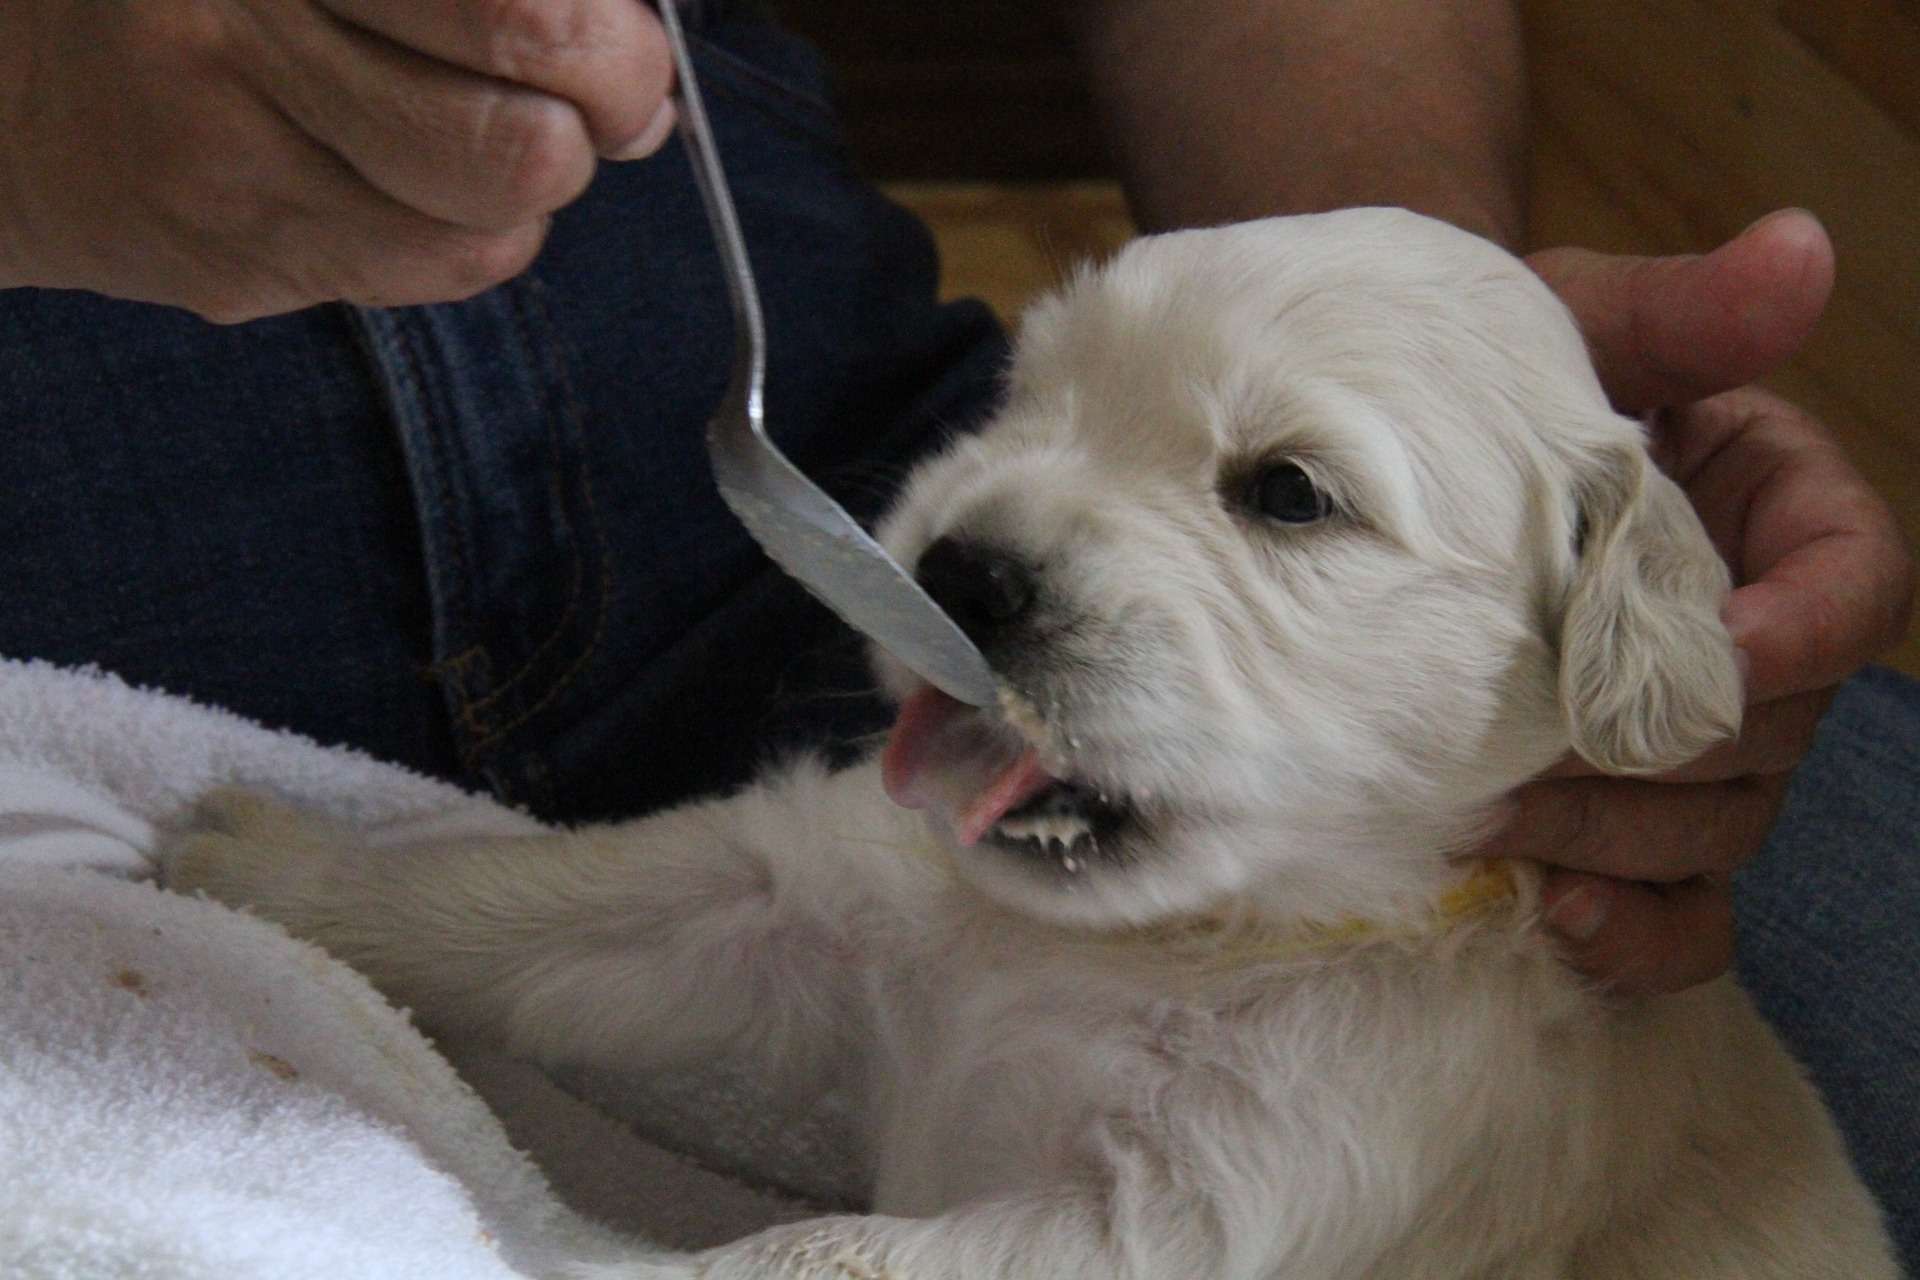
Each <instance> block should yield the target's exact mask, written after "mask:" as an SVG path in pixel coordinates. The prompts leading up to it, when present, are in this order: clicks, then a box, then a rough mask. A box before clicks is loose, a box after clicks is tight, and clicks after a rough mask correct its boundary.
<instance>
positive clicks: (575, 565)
mask: <svg viewBox="0 0 1920 1280" xmlns="http://www.w3.org/2000/svg"><path fill="white" fill-rule="evenodd" d="M503 296H505V297H506V298H507V299H508V300H509V301H510V302H511V303H512V308H511V309H512V313H513V319H514V327H515V328H516V329H517V330H518V333H519V337H520V343H521V346H522V347H523V348H524V349H526V350H528V351H535V350H539V349H540V348H539V347H537V346H536V345H535V344H534V342H533V340H532V335H531V333H530V332H529V331H528V328H527V324H526V317H525V314H524V313H523V311H522V309H521V300H520V293H519V290H518V289H516V288H513V287H511V286H510V287H509V288H508V290H507V291H506V293H505V294H504V295H503ZM563 394H564V385H563ZM566 407H567V412H568V413H577V412H578V406H577V405H575V404H574V402H573V401H572V400H571V399H570V398H569V399H567V401H566ZM558 436H559V426H558V424H557V423H555V422H554V421H553V418H552V417H549V419H548V425H547V442H548V443H547V457H548V459H549V460H550V461H551V462H553V463H555V464H558V463H559V461H560V459H561V457H562V456H563V455H562V451H561V448H560V443H559V439H558ZM556 469H557V467H556ZM557 509H558V513H559V515H560V519H561V522H562V527H563V529H564V532H565V534H566V536H567V545H568V549H569V559H570V562H571V566H572V574H571V582H570V583H569V585H568V588H567V603H566V607H565V608H563V609H562V610H561V611H560V616H559V618H557V619H556V620H555V621H554V624H553V628H552V630H550V631H549V632H548V633H547V636H546V638H545V639H543V640H542V641H541V642H540V644H539V645H538V646H537V647H536V648H535V649H534V651H533V652H532V653H530V654H528V655H527V657H526V660H525V661H523V662H522V663H521V664H520V667H519V669H518V670H516V671H515V672H514V673H513V674H512V675H510V676H508V677H507V678H506V679H505V680H503V681H501V682H500V683H498V684H496V685H495V686H494V687H493V688H492V689H491V690H489V691H488V693H487V695H486V696H485V697H483V698H480V699H478V700H477V701H476V702H475V703H474V709H475V710H477V711H485V710H486V709H487V708H488V707H490V706H492V705H493V704H494V703H496V702H498V701H499V700H500V699H501V698H503V697H505V696H506V694H507V693H508V692H510V691H511V690H512V689H513V688H514V686H515V685H518V684H519V683H520V682H521V681H523V680H525V679H526V678H527V677H529V676H530V675H532V674H533V671H534V668H535V667H536V666H538V665H539V662H540V660H541V659H542V658H543V657H545V656H546V655H547V652H548V651H549V650H550V649H552V648H553V647H554V646H555V645H557V644H559V643H560V642H561V640H562V639H564V638H565V637H566V634H567V631H568V624H569V623H571V622H572V621H573V617H574V614H575V613H577V612H578V611H579V608H580V595H581V584H582V583H583V582H584V581H585V578H586V566H585V565H584V564H583V563H582V562H581V557H580V549H579V545H578V542H577V541H576V537H577V533H576V530H575V529H574V526H573V522H572V521H571V520H569V519H567V510H566V504H565V503H564V502H562V503H560V504H559V505H558V508H557ZM603 545H604V544H603ZM495 732H496V733H498V732H499V730H495Z"/></svg>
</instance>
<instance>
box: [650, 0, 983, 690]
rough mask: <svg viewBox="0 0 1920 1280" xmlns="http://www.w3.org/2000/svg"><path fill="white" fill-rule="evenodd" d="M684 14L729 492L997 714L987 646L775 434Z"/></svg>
mask: <svg viewBox="0 0 1920 1280" xmlns="http://www.w3.org/2000/svg"><path fill="white" fill-rule="evenodd" d="M675 9H676V6H675V3H674V0H660V17H661V19H662V22H663V25H664V26H665V28H666V32H667V41H668V43H669V45H670V46H671V47H672V50H673V61H674V67H675V70H676V72H677V75H678V88H677V90H676V94H677V97H678V104H677V105H678V110H679V117H680V136H681V138H682V139H683V140H684V141H685V143H686V146H687V153H688V156H689V157H690V158H691V160H692V162H693V175H694V178H695V180H696V181H697V182H698V183H699V186H700V198H701V200H702V202H703V203H704V204H705V205H706V209H707V222H708V224H709V225H710V226H711V227H712V228H713V238H714V241H715V242H716V243H717V244H718V246H719V249H720V260H721V265H722V266H723V267H724V268H725V271H726V277H727V295H728V298H729V299H730V300H731V301H732V304H733V319H734V334H733V372H732V375H731V377H730V378H729V380H728V383H727V391H726V395H725V396H724V397H723V398H722V399H721V401H720V407H719V408H718V409H717V410H716V411H715V412H714V415H713V419H712V421H710V422H709V423H708V425H707V453H708V456H709V457H710V458H711V459H712V462H713V476H714V479H715V480H716V481H717V482H718V483H719V487H720V495H721V496H722V497H723V498H725V499H726V502H727V505H728V506H729V507H732V508H733V513H734V514H735V515H737V516H739V517H740V521H741V523H742V524H744V525H746V526H747V531H748V532H749V533H751V534H752V535H753V536H754V539H755V540H756V541H757V542H759V544H760V545H761V547H762V548H764V549H765V550H766V553H767V555H769V556H770V557H772V559H773V561H774V563H776V564H778V565H779V566H780V567H781V568H782V569H784V570H786V571H787V572H788V573H789V574H791V575H792V576H793V577H795V578H797V579H799V580H800V582H801V584H802V585H804V586H805V587H806V588H807V589H808V590H809V591H811V592H813V594H814V595H816V596H818V597H819V598H820V599H821V600H822V601H824V602H825V603H826V604H827V606H828V607H829V608H831V609H832V610H833V611H834V612H835V613H837V614H839V615H840V617H841V618H842V619H844V620H845V621H846V622H847V624H848V625H849V626H851V627H853V628H854V629H855V630H856V631H860V632H862V633H864V634H865V635H867V636H870V637H872V638H873V639H874V640H875V641H877V642H878V643H879V644H880V646H881V647H882V648H884V649H886V650H887V652H889V653H891V654H892V655H893V656H894V657H896V658H898V659H900V661H902V662H904V663H906V664H907V666H909V667H911V668H913V670H914V671H916V672H918V673H919V674H920V675H922V676H924V677H925V678H926V679H927V680H929V681H931V682H932V683H933V684H935V685H937V686H939V688H941V689H942V690H944V691H945V692H946V693H949V694H951V695H952V696H953V697H955V698H958V699H959V700H960V701H962V702H967V703H972V704H973V705H974V706H978V707H984V706H991V705H992V704H993V701H994V678H993V671H992V669H991V668H990V667H988V666H987V660H986V659H985V658H984V657H982V656H981V654H980V650H979V649H977V648H975V647H974V644H973V642H972V641H971V640H969V639H968V638H967V637H966V634H965V633H964V632H962V631H961V630H960V628H959V627H958V626H956V625H955V624H954V621H953V619H952V618H949V617H948V616H947V615H946V614H945V613H944V612H943V611H942V610H941V608H940V606H939V605H937V604H935V603H934V602H933V600H932V599H931V598H929V597H928V595H927V593H926V592H925V591H923V590H921V589H920V585H919V584H918V583H916V582H915V581H914V580H913V578H912V577H911V576H910V575H908V573H907V571H906V570H904V569H902V568H901V567H900V565H899V564H897V563H896V562H895V561H894V559H893V557H892V556H889V555H888V554H887V553H886V552H885V551H884V550H883V549H882V548H881V546H880V544H879V543H877V542H875V541H874V540H873V539H872V538H871V537H870V536H868V534H867V532H866V531H865V530H864V529H862V528H861V527H860V526H859V525H858V524H856V523H854V520H853V517H852V516H850V515H848V514H847V512H846V510H845V509H844V508H842V507H841V506H840V504H838V503H837V502H835V501H834V500H833V499H832V498H830V497H828V496H827V495H826V494H825V493H824V492H822V491H821V490H820V488H819V487H818V486H816V485H815V484H814V483H813V482H812V481H810V480H808V479H807V478H806V476H804V475H802V474H801V473H800V471H799V469H798V468H796V467H795V466H794V465H793V464H792V463H791V462H789V461H787V458H786V455H784V454H782V453H781V452H780V450H779V449H778V448H776V447H775V446H774V444H773V441H772V440H770V439H769V438H768V437H767V430H766V424H765V419H764V416H763V410H762V404H761V400H762V391H763V387H764V384H765V380H766V359H767V355H766V349H767V339H766V331H765V328H764V326H763V325H762V322H761V318H760V299H759V295H758V294H757V292H756V291H755V289H754V283H753V271H752V268H751V267H750V266H749V265H748V263H747V248H746V242H745V241H744V240H743V239H742V237H741V235H740V221H739V219H738V217H737V216H736V215H735V213H734V209H733V197H732V195H731V194H729V192H728V190H727V179H726V175H725V173H724V172H723V171H722V169H721V167H720V154H719V151H718V149H717V148H716V147H715V146H714V141H713V131H712V130H711V129H710V128H709V127H708V125H707V113H706V109H705V107H704V106H703V105H702V103H701V101H700V85H699V81H698V80H697V79H696V78H695V75H694V70H693V60H692V58H690V57H689V56H688V53H687V42H686V36H685V34H684V33H683V32H682V31H681V28H680V17H679V14H678V13H677V12H675Z"/></svg>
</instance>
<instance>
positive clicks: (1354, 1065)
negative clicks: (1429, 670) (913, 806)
mask: <svg viewBox="0 0 1920 1280" xmlns="http://www.w3.org/2000/svg"><path fill="white" fill-rule="evenodd" d="M915 959H916V962H915V963H912V964H902V965H901V966H900V967H898V968H897V969H894V970H892V971H891V972H890V974H889V975H888V976H887V977H886V978H885V979H883V980H882V981H881V982H880V984H879V986H878V988H877V990H876V1003H877V1009H876V1013H877V1014H878V1018H877V1029H878V1031H879V1037H878V1038H879V1040H880V1041H881V1045H882V1048H883V1052H882V1053H881V1054H880V1055H879V1056H878V1059H877V1062H876V1069H877V1074H876V1078H875V1080H874V1084H875V1102H876V1104H877V1105H876V1108H875V1112H874V1114H875V1117H876V1121H877V1128H876V1131H875V1133H874V1139H875V1150H874V1155H875V1157H876V1166H877V1174H878V1178H877V1187H876V1199H877V1201H878V1203H879V1204H880V1206H881V1207H882V1208H884V1209H885V1210H886V1211H889V1212H899V1213H935V1212H938V1211H940V1210H942V1209H945V1208H948V1207H951V1206H953V1205H955V1204H958V1203H961V1202H963V1201H965V1200H968V1199H970V1198H973V1197H975V1196H979V1195H983V1194H987V1193H989V1192H991V1191H993V1190H994V1189H995V1188H1001V1187H1005V1186H1008V1185H1025V1184H1030V1183H1032V1182H1035V1181H1044V1180H1046V1179H1047V1178H1049V1177H1057V1176H1059V1175H1061V1174H1062V1173H1064V1172H1069V1171H1072V1170H1076V1169H1079V1170H1082V1171H1084V1170H1085V1169H1087V1168H1088V1167H1089V1166H1090V1165H1097V1164H1099V1163H1101V1162H1102V1161H1104V1160H1105V1159H1107V1158H1108V1154H1107V1153H1109V1152H1111V1151H1112V1150H1113V1149H1114V1144H1115V1143H1116V1142H1118V1143H1120V1144H1122V1145H1125V1146H1128V1147H1138V1146H1139V1145H1141V1144H1144V1145H1146V1146H1151V1147H1179V1146H1181V1145H1183V1144H1186V1143H1193V1142H1197V1143H1200V1144H1202V1145H1210V1144H1213V1143H1215V1142H1216V1141H1217V1140H1218V1138H1219V1136H1220V1135H1222V1134H1230V1141H1231V1142H1233V1143H1235V1144H1244V1148H1245V1151H1246V1154H1247V1155H1248V1157H1249V1158H1250V1159H1253V1160H1255V1161H1256V1162H1257V1161H1258V1160H1259V1159H1260V1158H1261V1156H1260V1154H1259V1153H1260V1152H1261V1150H1262V1149H1263V1148H1276V1149H1277V1148H1278V1147H1280V1146H1281V1145H1283V1144H1288V1143H1293V1142H1297V1141H1298V1140H1300V1137H1301V1135H1303V1134H1311V1133H1314V1132H1316V1131H1318V1130H1320V1129H1321V1128H1322V1127H1323V1126H1324V1125H1328V1124H1334V1125H1341V1126H1352V1125H1355V1124H1362V1123H1364V1125H1367V1126H1377V1127H1378V1128H1379V1130H1380V1132H1379V1133H1377V1134H1376V1135H1375V1138H1376V1139H1377V1141H1378V1142H1379V1144H1380V1146H1381V1149H1382V1150H1413V1149H1417V1148H1418V1147H1419V1145H1420V1142H1419V1140H1418V1138H1417V1136H1416V1135H1417V1134H1418V1133H1419V1131H1420V1130H1422V1129H1423V1128H1424V1126H1425V1123H1426V1120H1428V1119H1431V1115H1428V1114H1427V1113H1428V1112H1431V1113H1432V1114H1433V1115H1437V1114H1442V1113H1443V1112H1451V1113H1453V1114H1454V1116H1455V1122H1459V1123H1467V1124H1473V1123H1475V1121H1474V1120H1473V1119H1469V1118H1468V1117H1469V1116H1475V1117H1479V1119H1480V1121H1481V1122H1484V1123H1485V1124H1486V1125H1487V1127H1488V1128H1489V1129H1490V1130H1495V1129H1506V1130H1509V1131H1511V1132H1521V1131H1525V1132H1528V1133H1533V1134H1535V1136H1536V1137H1538V1136H1541V1135H1540V1134H1539V1129H1540V1126H1541V1125H1543V1124H1544V1125H1545V1126H1546V1127H1547V1128H1550V1129H1551V1128H1555V1127H1557V1126H1558V1124H1559V1121H1557V1120H1556V1119H1555V1118H1554V1115H1555V1113H1554V1111H1553V1110H1552V1109H1551V1108H1546V1107H1541V1106H1539V1105H1536V1103H1537V1102H1538V1101H1539V1099H1537V1098H1534V1097H1530V1096H1529V1090H1528V1088H1527V1086H1526V1085H1525V1084H1524V1083H1523V1081H1524V1080H1525V1079H1526V1078H1528V1077H1533V1078H1536V1079H1539V1078H1545V1076H1547V1075H1549V1074H1556V1072H1555V1071H1553V1070H1552V1069H1551V1066H1550V1063H1549V1062H1548V1059H1560V1058H1561V1057H1562V1054H1563V1051H1564V1045H1561V1046H1559V1047H1554V1042H1555V1041H1557V1040H1559V1039H1560V1037H1558V1036H1555V1035H1552V1034H1549V1033H1547V1032H1546V1031H1545V1029H1544V1028H1542V1027H1541V1026H1540V1025H1539V1024H1538V1023H1537V1022H1535V1020H1534V1017H1533V1015H1532V1014H1531V1013H1530V1012H1528V1001H1526V1000H1525V999H1522V998H1520V997H1521V995H1522V993H1521V992H1520V991H1519V990H1518V989H1517V987H1516V986H1515V984H1514V979H1513V978H1512V977H1511V976H1501V975H1497V974H1496V975H1495V976H1494V977H1492V978H1490V979H1488V978H1480V977H1469V976H1466V975H1458V974H1457V975H1454V977H1452V978H1450V979H1439V978H1436V977H1435V975H1433V974H1432V973H1430V972H1423V969H1422V966H1421V964H1420V963H1419V962H1418V961H1417V960H1416V959H1415V958H1413V957H1410V956H1407V955H1404V954H1396V953H1391V952H1382V953H1381V954H1379V955H1375V956H1361V957H1355V958H1350V959H1348V960H1346V961H1345V962H1324V961H1318V960H1316V961H1308V962H1302V963H1287V964H1267V965H1250V966H1244V967H1240V968H1234V969H1229V970H1225V971H1219V970H1209V969H1207V968H1206V967H1204V966H1198V967H1196V966H1194V965H1191V964H1182V963H1178V962H1177V960H1173V959H1168V958H1166V957H1156V956H1154V955H1151V954H1141V953H1134V952H1122V953H1119V954H1115V953H1113V952H1111V951H1109V950H1106V949H1103V948H1088V947H1083V946H1071V945H1068V946H1054V945H1048V944H1047V943H1046V942H1045V941H1044V940H1040V941H1036V939H1034V938H1032V937H1023V936H1017V935H1016V936H1013V937H1002V936H989V937H985V938H982V937H980V936H977V935H972V936H969V935H966V934H956V935H951V936H948V937H946V938H944V939H941V940H940V941H939V942H937V943H935V944H932V945H930V946H929V949H928V950H927V951H925V952H923V953H922V954H921V955H919V956H917V957H916V958H915ZM1522 985H1524V984H1522ZM1490 997H1497V998H1490ZM1411 1093H1419V1094H1423V1095H1426V1096H1430V1097H1431V1098H1433V1099H1435V1102H1434V1104H1433V1106H1432V1107H1430V1108H1425V1109H1423V1108H1419V1107H1415V1108H1411V1109H1409V1107H1408V1106H1407V1104H1406V1099H1407V1097H1408V1096H1409V1095H1410V1094H1411ZM1443 1104H1444V1105H1443ZM1317 1109H1324V1114H1320V1113H1319V1112H1318V1110H1317ZM1462 1112H1464V1113H1465V1114H1462ZM1536 1145H1537V1146H1538V1149H1541V1150H1546V1149H1551V1148H1552V1147H1553V1145H1554V1144H1553V1143H1540V1144H1536Z"/></svg>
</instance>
